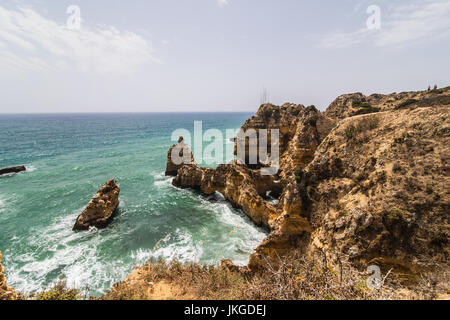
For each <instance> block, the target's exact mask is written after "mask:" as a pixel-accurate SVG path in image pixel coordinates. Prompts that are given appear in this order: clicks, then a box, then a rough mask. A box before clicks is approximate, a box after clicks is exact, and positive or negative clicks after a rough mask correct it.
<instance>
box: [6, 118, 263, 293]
mask: <svg viewBox="0 0 450 320" xmlns="http://www.w3.org/2000/svg"><path fill="white" fill-rule="evenodd" d="M249 116H250V115H249V114H244V113H226V114H206V113H200V114H176V115H175V114H77V115H0V141H1V146H0V167H6V166H13V165H22V164H23V165H25V166H26V167H27V169H28V170H27V172H22V173H19V174H15V175H7V176H2V177H0V251H2V252H3V255H4V265H5V268H6V275H7V278H8V283H9V284H10V285H11V286H13V287H16V288H17V289H18V290H20V291H22V292H24V293H31V292H35V291H38V290H42V289H45V288H48V287H49V286H51V285H53V284H54V283H55V282H57V281H58V280H59V279H60V278H63V279H66V280H67V283H68V285H69V286H71V287H76V288H79V289H81V290H88V291H89V293H90V294H92V295H98V294H101V293H103V292H105V290H107V289H109V288H110V287H111V286H112V284H114V283H115V282H117V281H120V280H122V279H123V278H124V277H125V276H126V275H127V274H128V273H129V272H130V271H131V270H132V268H133V266H135V265H140V264H143V263H145V262H146V261H148V260H149V259H158V258H166V259H178V260H180V261H182V262H188V261H195V262H200V263H206V264H217V263H219V262H220V260H221V259H223V258H225V259H231V260H233V261H234V262H235V263H237V264H241V265H243V264H246V263H247V262H248V258H249V255H250V254H251V253H252V251H253V249H254V248H255V247H256V246H257V245H258V244H259V243H260V242H261V241H262V240H263V238H264V237H265V236H266V233H265V231H263V230H261V229H259V228H257V227H255V226H254V225H253V224H252V223H251V221H250V220H249V219H248V218H247V217H246V216H245V215H243V214H242V213H241V212H240V211H238V210H235V209H233V208H232V207H231V206H230V205H229V204H228V203H227V202H225V201H224V200H223V198H222V197H221V195H219V194H217V195H215V197H214V198H215V200H218V201H212V199H208V198H205V197H203V196H202V195H200V194H198V193H196V192H194V191H191V190H179V189H176V188H174V187H173V186H172V185H171V179H170V178H167V177H165V176H164V169H165V163H166V156H167V151H168V148H169V147H170V145H172V144H173V142H171V134H172V131H173V130H175V129H178V128H185V129H188V130H190V131H191V132H193V124H194V120H202V121H203V127H204V130H206V129H209V128H217V129H220V130H222V131H224V132H225V129H237V128H239V127H240V126H241V125H242V124H243V122H244V121H245V119H247V118H248V117H249ZM223 143H224V144H227V143H230V142H229V141H226V140H225V139H224V141H223ZM210 166H214V164H213V165H210ZM112 177H114V178H115V179H116V180H117V181H118V183H119V184H120V186H121V192H120V206H119V209H118V211H117V213H116V216H115V218H114V220H113V222H112V223H111V224H110V225H109V226H108V228H106V229H104V230H97V229H95V228H93V229H91V230H89V231H85V232H73V231H72V226H73V224H74V222H75V219H76V217H77V216H78V215H79V214H80V213H81V211H82V210H83V209H84V207H85V206H86V205H87V203H88V202H89V200H90V198H91V197H92V196H93V195H94V194H95V193H96V191H97V189H98V188H99V187H100V186H102V185H103V184H104V183H105V182H106V180H107V179H108V178H112ZM87 288H88V289H87Z"/></svg>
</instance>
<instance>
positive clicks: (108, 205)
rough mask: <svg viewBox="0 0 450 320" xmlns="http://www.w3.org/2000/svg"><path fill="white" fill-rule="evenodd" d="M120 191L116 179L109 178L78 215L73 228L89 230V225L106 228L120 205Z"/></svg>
mask: <svg viewBox="0 0 450 320" xmlns="http://www.w3.org/2000/svg"><path fill="white" fill-rule="evenodd" d="M119 193H120V186H119V185H118V184H117V183H116V181H115V180H114V179H109V180H108V181H107V182H106V184H105V185H104V186H103V187H101V188H100V189H99V190H98V191H97V194H96V195H95V196H94V197H93V198H92V199H91V201H89V204H88V205H87V207H86V209H84V211H83V212H82V213H81V214H80V215H79V216H78V218H77V221H76V222H75V225H74V226H73V230H74V231H75V230H88V229H89V227H96V228H98V229H104V228H106V226H107V225H108V224H109V223H110V222H111V220H112V218H113V214H114V211H115V210H116V209H117V207H118V206H119Z"/></svg>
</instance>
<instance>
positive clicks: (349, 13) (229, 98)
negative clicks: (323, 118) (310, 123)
mask: <svg viewBox="0 0 450 320" xmlns="http://www.w3.org/2000/svg"><path fill="white" fill-rule="evenodd" d="M70 5H76V6H78V7H79V8H80V10H81V11H80V14H81V18H82V20H81V28H80V29H76V28H75V29H73V28H72V26H76V23H75V24H74V23H73V22H74V21H75V22H76V19H70V20H69V25H68V24H67V20H68V19H69V18H70V17H72V18H73V15H72V14H68V13H67V8H68V7H69V6H70ZM371 5H376V6H378V7H379V8H380V9H381V11H380V12H381V28H380V29H369V28H368V27H367V24H366V21H367V19H368V18H369V17H370V16H371V13H367V9H368V7H369V6H371ZM72 12H73V11H72ZM449 40H450V0H433V1H431V0H407V1H406V0H405V1H403V0H398V1H395V0H369V1H350V0H339V1H336V0H322V1H317V0H305V1H302V0H128V1H112V0H70V1H65V0H58V1H53V0H47V1H38V0H34V1H33V0H27V1H19V0H16V1H10V0H0V113H19V112H153V111H156V112H168V111H184V112H189V111H223V112H225V111H255V110H256V109H257V108H258V106H259V102H260V96H261V92H262V90H263V88H264V87H266V88H267V90H268V91H269V94H270V101H271V102H273V103H276V104H282V103H284V102H295V103H302V104H304V105H310V104H315V105H316V106H317V107H319V108H320V109H322V110H323V109H325V108H326V107H327V106H328V105H329V103H330V102H331V101H332V100H333V99H334V98H336V97H337V96H338V95H340V94H343V93H350V92H357V91H360V92H363V93H365V94H371V93H391V92H394V91H396V92H400V91H406V90H422V89H425V88H426V87H427V86H428V85H429V84H432V85H433V84H435V83H437V84H438V86H440V87H442V86H448V85H450V81H449V80H450V59H449V56H450V41H449Z"/></svg>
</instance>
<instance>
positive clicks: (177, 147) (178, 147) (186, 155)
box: [165, 137, 197, 177]
mask: <svg viewBox="0 0 450 320" xmlns="http://www.w3.org/2000/svg"><path fill="white" fill-rule="evenodd" d="M177 152H178V155H179V157H180V159H182V163H174V161H173V160H172V153H174V154H175V155H176V153H177ZM183 165H194V166H196V165H197V163H196V162H195V160H194V155H193V153H192V151H191V148H190V147H189V146H188V145H187V144H185V143H184V138H183V137H180V139H178V144H174V145H173V146H172V147H170V149H169V152H168V153H167V164H166V172H165V174H166V176H173V177H175V176H176V175H177V173H178V169H180V168H181V167H182V166H183Z"/></svg>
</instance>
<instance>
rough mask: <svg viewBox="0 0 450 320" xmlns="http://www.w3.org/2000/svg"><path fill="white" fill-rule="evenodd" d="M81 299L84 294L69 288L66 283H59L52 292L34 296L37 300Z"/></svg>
mask: <svg viewBox="0 0 450 320" xmlns="http://www.w3.org/2000/svg"><path fill="white" fill-rule="evenodd" d="M81 298H82V294H81V293H80V291H78V290H76V289H69V288H67V286H66V281H59V282H58V283H57V284H56V285H55V286H54V287H53V288H51V289H50V290H48V291H44V292H41V293H38V294H37V295H36V296H34V299H35V300H79V299H81Z"/></svg>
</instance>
